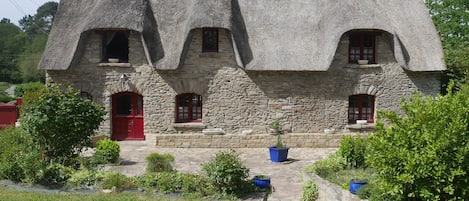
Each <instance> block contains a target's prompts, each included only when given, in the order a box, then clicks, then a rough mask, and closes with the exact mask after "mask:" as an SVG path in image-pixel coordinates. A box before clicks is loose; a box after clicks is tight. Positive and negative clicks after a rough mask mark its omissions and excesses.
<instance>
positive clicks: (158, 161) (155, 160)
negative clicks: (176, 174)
mask: <svg viewBox="0 0 469 201" xmlns="http://www.w3.org/2000/svg"><path fill="white" fill-rule="evenodd" d="M146 160H147V162H148V165H147V172H148V173H152V172H171V171H173V165H172V163H173V162H174V156H173V155H171V154H159V153H151V154H150V155H148V156H147V158H146Z"/></svg>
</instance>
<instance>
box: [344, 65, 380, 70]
mask: <svg viewBox="0 0 469 201" xmlns="http://www.w3.org/2000/svg"><path fill="white" fill-rule="evenodd" d="M345 68H352V69H355V68H365V69H366V68H381V64H347V65H346V66H345Z"/></svg>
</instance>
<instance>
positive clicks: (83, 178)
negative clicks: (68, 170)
mask: <svg viewBox="0 0 469 201" xmlns="http://www.w3.org/2000/svg"><path fill="white" fill-rule="evenodd" d="M103 178H104V173H103V172H100V171H96V170H91V169H82V170H78V171H75V172H73V173H72V174H71V175H70V178H69V179H68V181H67V185H68V186H69V187H71V188H81V187H90V186H94V185H96V184H97V183H98V182H100V181H102V180H103Z"/></svg>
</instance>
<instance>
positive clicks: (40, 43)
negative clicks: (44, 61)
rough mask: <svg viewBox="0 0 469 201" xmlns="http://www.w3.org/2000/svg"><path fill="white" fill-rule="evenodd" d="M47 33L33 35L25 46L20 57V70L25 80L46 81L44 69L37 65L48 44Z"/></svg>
mask: <svg viewBox="0 0 469 201" xmlns="http://www.w3.org/2000/svg"><path fill="white" fill-rule="evenodd" d="M46 42H47V35H45V34H41V35H37V36H35V37H33V38H32V39H31V40H30V41H29V42H28V43H27V44H26V45H25V46H24V51H23V52H22V53H21V54H20V55H19V57H18V62H17V66H18V70H19V71H20V73H21V80H22V81H23V82H42V83H44V81H45V72H44V70H39V69H38V68H37V65H38V64H39V61H41V56H42V53H43V51H44V47H45V46H46Z"/></svg>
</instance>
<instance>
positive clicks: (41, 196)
mask: <svg viewBox="0 0 469 201" xmlns="http://www.w3.org/2000/svg"><path fill="white" fill-rule="evenodd" d="M15 200H21V201H23V200H25V201H63V200H67V201H133V200H137V201H138V200H141V201H165V200H173V201H184V200H194V199H183V198H180V199H171V198H169V197H164V196H155V195H152V194H140V193H131V192H124V193H111V194H103V193H97V194H91V195H90V194H77V193H56V194H47V193H38V192H25V191H16V190H12V189H7V188H5V187H3V186H0V201H15Z"/></svg>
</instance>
